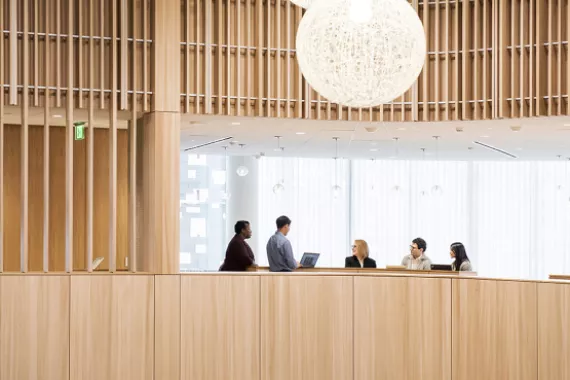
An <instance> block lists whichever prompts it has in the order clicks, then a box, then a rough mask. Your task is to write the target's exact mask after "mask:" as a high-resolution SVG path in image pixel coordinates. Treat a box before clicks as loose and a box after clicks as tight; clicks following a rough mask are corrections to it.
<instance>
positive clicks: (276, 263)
mask: <svg viewBox="0 0 570 380" xmlns="http://www.w3.org/2000/svg"><path fill="white" fill-rule="evenodd" d="M276 224H277V231H276V232H275V234H274V235H273V236H271V237H270V238H269V241H268V242H267V260H268V261H269V270H270V271H271V272H292V271H294V270H295V269H297V268H298V267H300V264H299V263H297V261H295V257H294V256H293V247H291V242H290V241H289V239H287V238H286V237H285V236H287V234H288V233H289V230H290V229H291V219H289V218H288V217H286V216H280V217H279V218H277V221H276Z"/></svg>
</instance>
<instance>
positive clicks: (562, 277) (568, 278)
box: [548, 274, 570, 281]
mask: <svg viewBox="0 0 570 380" xmlns="http://www.w3.org/2000/svg"><path fill="white" fill-rule="evenodd" d="M548 278H550V279H551V280H562V281H570V275H568V274H551V275H550V276H548Z"/></svg>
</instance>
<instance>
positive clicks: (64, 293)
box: [0, 275, 70, 380]
mask: <svg viewBox="0 0 570 380" xmlns="http://www.w3.org/2000/svg"><path fill="white" fill-rule="evenodd" d="M69 287H70V278H69V277H68V276H21V275H19V276H0V352H1V355H0V380H14V379H19V380H51V379H61V380H66V379H69V292H70V289H69Z"/></svg>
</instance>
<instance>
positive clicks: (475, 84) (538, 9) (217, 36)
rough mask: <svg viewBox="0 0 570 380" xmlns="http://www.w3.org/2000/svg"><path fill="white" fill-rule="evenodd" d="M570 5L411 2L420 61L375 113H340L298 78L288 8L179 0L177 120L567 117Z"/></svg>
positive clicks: (250, 0)
mask: <svg viewBox="0 0 570 380" xmlns="http://www.w3.org/2000/svg"><path fill="white" fill-rule="evenodd" d="M569 1H570V0H501V1H492V0H429V1H428V0H425V1H418V0H412V1H411V4H412V6H414V7H415V8H416V9H417V10H418V15H419V17H420V19H421V20H422V22H423V24H424V28H425V30H426V38H427V42H428V54H427V57H426V64H425V67H424V70H423V72H422V73H421V75H420V77H419V78H418V81H417V83H416V84H415V85H414V86H413V87H412V88H411V89H410V90H408V91H407V92H406V93H405V94H404V95H403V96H402V97H399V98H397V99H395V100H394V101H393V102H392V103H390V104H385V105H383V106H381V107H375V108H372V109H370V108H365V109H350V108H347V107H342V108H339V107H338V106H337V105H336V104H331V103H330V102H328V101H327V100H326V99H324V98H322V97H320V96H319V95H318V93H316V92H315V91H314V90H312V88H310V86H309V85H308V84H307V82H306V81H305V80H304V79H303V78H302V75H301V73H300V71H299V68H298V65H297V61H296V57H295V36H296V31H297V28H298V25H299V22H300V20H301V17H302V13H303V10H302V9H301V8H299V7H297V6H295V5H293V4H291V3H290V1H288V0H268V1H256V0H181V15H182V17H183V20H182V21H183V22H182V24H181V25H182V26H181V45H180V46H181V62H182V73H181V74H182V76H181V77H182V78H183V79H182V81H181V111H182V112H185V113H195V114H220V115H234V116H268V117H285V118H306V119H318V120H337V119H338V120H363V121H369V120H372V121H445V120H480V119H493V118H518V117H531V116H550V115H567V114H568V113H569V112H570V110H569V107H568V92H569V88H570V75H569V73H570V60H568V40H569V39H570V28H569V27H568V20H569V19H570V7H569V5H568V4H569Z"/></svg>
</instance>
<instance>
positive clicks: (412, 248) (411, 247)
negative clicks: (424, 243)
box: [410, 245, 418, 251]
mask: <svg viewBox="0 0 570 380" xmlns="http://www.w3.org/2000/svg"><path fill="white" fill-rule="evenodd" d="M414 249H418V247H414V246H413V245H410V251H413V250H414Z"/></svg>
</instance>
